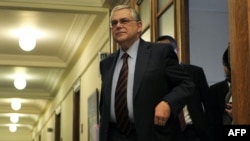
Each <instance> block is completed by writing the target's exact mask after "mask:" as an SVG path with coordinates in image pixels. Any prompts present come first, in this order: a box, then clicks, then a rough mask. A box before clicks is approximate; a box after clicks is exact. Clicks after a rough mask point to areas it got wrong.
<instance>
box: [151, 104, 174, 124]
mask: <svg viewBox="0 0 250 141" xmlns="http://www.w3.org/2000/svg"><path fill="white" fill-rule="evenodd" d="M170 113H171V110H170V106H169V105H168V103H167V102H166V101H161V102H160V103H159V104H158V105H157V106H156V107H155V116H154V124H156V125H159V126H165V124H166V123H167V121H168V118H169V117H170Z"/></svg>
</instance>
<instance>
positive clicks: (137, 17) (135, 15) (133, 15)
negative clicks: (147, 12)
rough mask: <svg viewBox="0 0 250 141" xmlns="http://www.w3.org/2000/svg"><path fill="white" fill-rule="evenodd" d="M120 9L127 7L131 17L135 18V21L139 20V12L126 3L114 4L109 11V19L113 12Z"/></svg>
mask: <svg viewBox="0 0 250 141" xmlns="http://www.w3.org/2000/svg"><path fill="white" fill-rule="evenodd" d="M121 9H129V10H130V12H131V16H132V17H133V19H134V20H136V21H141V17H140V15H139V13H138V12H137V11H136V10H135V9H134V8H132V7H130V6H128V5H117V6H115V7H114V8H113V9H112V11H111V16H110V21H111V18H112V16H113V14H114V12H116V11H119V10H121Z"/></svg>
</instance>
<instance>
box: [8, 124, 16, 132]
mask: <svg viewBox="0 0 250 141" xmlns="http://www.w3.org/2000/svg"><path fill="white" fill-rule="evenodd" d="M9 130H10V132H16V130H17V127H16V125H14V124H12V125H10V126H9Z"/></svg>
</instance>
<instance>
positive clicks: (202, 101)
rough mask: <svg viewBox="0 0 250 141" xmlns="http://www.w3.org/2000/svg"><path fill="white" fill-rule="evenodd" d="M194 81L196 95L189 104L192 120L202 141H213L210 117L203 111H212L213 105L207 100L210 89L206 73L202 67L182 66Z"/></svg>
mask: <svg viewBox="0 0 250 141" xmlns="http://www.w3.org/2000/svg"><path fill="white" fill-rule="evenodd" d="M181 65H182V66H183V67H184V69H185V70H186V71H187V72H188V74H189V75H190V76H191V78H192V79H193V82H194V84H195V87H196V89H195V93H194V94H193V95H192V98H191V99H190V100H189V102H188V104H187V108H188V111H189V115H190V117H191V119H192V122H193V125H194V129H195V132H196V133H197V135H198V136H199V137H200V139H201V141H211V140H212V137H211V136H212V133H211V132H212V131H211V129H210V128H209V123H208V117H207V115H206V114H205V111H204V110H203V106H204V109H205V110H208V109H211V105H210V104H209V101H208V100H207V99H208V97H209V93H208V91H209V87H208V84H207V79H206V76H205V73H204V71H203V69H202V68H201V67H198V66H195V65H188V64H181Z"/></svg>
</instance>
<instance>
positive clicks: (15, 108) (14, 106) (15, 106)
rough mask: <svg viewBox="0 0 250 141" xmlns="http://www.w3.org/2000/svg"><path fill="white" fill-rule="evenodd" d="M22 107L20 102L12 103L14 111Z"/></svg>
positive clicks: (14, 101)
mask: <svg viewBox="0 0 250 141" xmlns="http://www.w3.org/2000/svg"><path fill="white" fill-rule="evenodd" d="M21 107H22V104H21V102H20V100H17V99H15V100H13V101H12V102H11V108H12V109H13V110H15V111H18V110H20V109H21Z"/></svg>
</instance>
